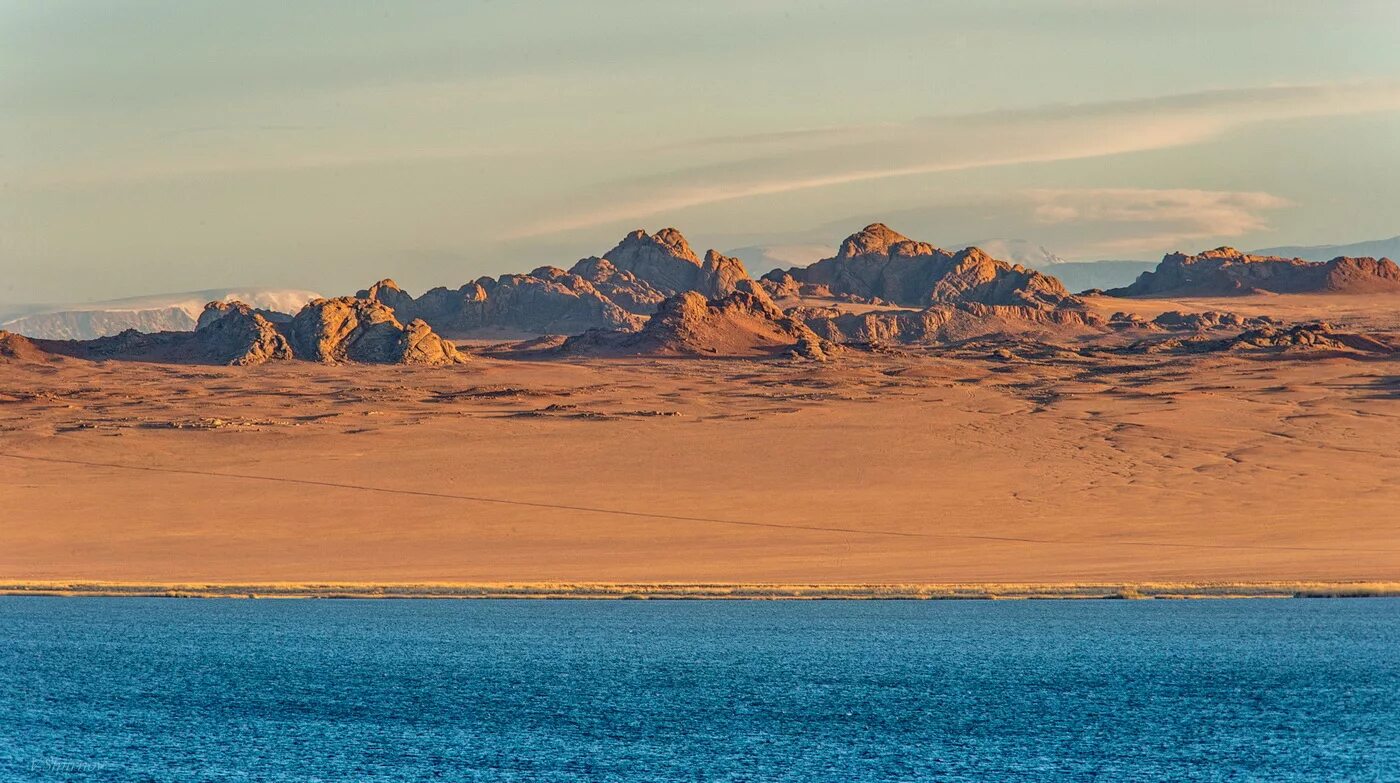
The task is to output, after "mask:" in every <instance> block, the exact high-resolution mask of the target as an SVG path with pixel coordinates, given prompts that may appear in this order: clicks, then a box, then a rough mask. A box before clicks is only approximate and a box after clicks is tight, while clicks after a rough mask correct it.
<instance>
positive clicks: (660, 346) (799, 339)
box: [559, 286, 831, 361]
mask: <svg viewBox="0 0 1400 783" xmlns="http://www.w3.org/2000/svg"><path fill="white" fill-rule="evenodd" d="M559 350H560V351H561V352H563V353H571V354H591V355H605V356H665V355H691V356H763V355H775V354H783V353H787V354H791V355H796V356H802V357H805V358H809V359H816V360H819V361H820V360H825V359H826V358H827V354H828V352H829V351H830V350H831V346H830V345H829V344H825V343H824V342H823V341H822V340H821V339H820V338H819V337H818V336H817V335H816V334H814V333H813V332H812V330H811V329H808V328H807V327H806V326H805V325H804V324H803V323H802V322H801V321H798V320H796V319H794V318H791V317H789V316H787V315H785V314H784V313H783V311H782V310H780V309H778V307H777V306H776V305H774V304H773V301H772V300H771V299H769V298H768V297H767V295H765V294H764V293H763V292H762V291H761V290H760V289H758V288H757V286H752V287H750V290H738V291H734V292H732V293H730V294H728V295H727V296H723V297H720V298H717V299H708V300H707V299H706V298H705V297H704V296H703V295H701V294H699V293H697V292H695V291H686V292H684V293H681V294H678V295H676V296H673V297H671V298H670V299H667V300H666V301H665V302H663V303H662V305H661V309H660V310H659V311H658V312H657V313H656V315H653V316H652V317H651V319H650V320H648V321H647V322H646V325H645V326H644V327H642V330H641V331H640V332H636V333H625V332H607V331H603V330H597V329H595V330H591V331H588V332H585V333H584V334H581V335H579V336H577V337H571V338H569V339H568V340H567V341H565V343H564V344H563V345H562V346H561V347H560V349H559Z"/></svg>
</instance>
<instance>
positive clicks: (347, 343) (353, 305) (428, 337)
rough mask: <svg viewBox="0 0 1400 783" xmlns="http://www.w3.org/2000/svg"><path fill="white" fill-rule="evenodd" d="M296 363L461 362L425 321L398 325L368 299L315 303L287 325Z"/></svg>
mask: <svg viewBox="0 0 1400 783" xmlns="http://www.w3.org/2000/svg"><path fill="white" fill-rule="evenodd" d="M286 329H287V335H288V338H289V339H290V342H291V347H292V351H293V353H295V355H296V356H297V357H298V358H302V359H309V360H312V361H319V362H343V361H353V362H369V363H376V364H455V363H458V362H462V361H465V357H464V356H463V355H462V354H461V353H460V352H458V351H457V348H456V346H454V345H453V344H452V343H450V342H448V341H446V340H444V339H442V338H441V337H439V336H438V335H437V334H436V333H435V332H434V331H433V330H432V327H430V326H429V325H428V324H427V323H426V322H424V321H422V320H414V321H412V322H410V323H409V324H408V326H404V325H403V324H401V323H400V322H399V321H398V319H397V318H395V317H394V311H393V310H391V309H390V308H389V307H387V306H386V305H384V304H383V303H381V302H378V301H375V300H373V299H359V298H355V297H341V298H337V299H317V300H315V301H313V302H311V303H310V304H308V305H307V306H306V307H304V308H302V310H301V312H299V313H297V315H296V317H295V318H293V319H292V321H291V323H289V324H287V326H286Z"/></svg>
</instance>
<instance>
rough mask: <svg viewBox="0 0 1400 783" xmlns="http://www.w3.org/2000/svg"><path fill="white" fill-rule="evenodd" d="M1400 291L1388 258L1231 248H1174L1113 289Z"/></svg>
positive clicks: (1161, 292) (1130, 293)
mask: <svg viewBox="0 0 1400 783" xmlns="http://www.w3.org/2000/svg"><path fill="white" fill-rule="evenodd" d="M1378 292H1400V267H1397V266H1396V264H1395V262H1393V261H1391V260H1390V259H1388V258H1381V259H1376V258H1350V257H1345V256H1339V257H1337V258H1333V259H1332V260H1330V261H1306V260H1304V259H1301V258H1283V257H1281V256H1258V255H1250V254H1248V253H1243V252H1241V251H1239V250H1236V249H1235V248H1232V247H1218V248H1215V249H1214V250H1207V251H1205V252H1203V253H1198V254H1195V255H1189V254H1186V253H1169V254H1167V255H1166V256H1164V257H1163V258H1162V261H1161V263H1159V264H1158V265H1157V268H1156V269H1155V270H1153V271H1151V272H1143V273H1142V274H1141V275H1140V276H1139V277H1138V279H1137V281H1136V282H1134V283H1133V284H1132V285H1129V286H1124V287H1122V288H1113V289H1109V290H1108V291H1106V292H1105V293H1106V294H1108V295H1110V296H1124V297H1154V296H1244V295H1248V294H1254V293H1274V294H1298V293H1352V294H1359V293H1378Z"/></svg>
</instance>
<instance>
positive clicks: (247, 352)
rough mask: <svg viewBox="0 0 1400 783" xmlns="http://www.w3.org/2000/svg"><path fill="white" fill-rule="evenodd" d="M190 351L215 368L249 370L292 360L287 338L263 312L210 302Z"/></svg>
mask: <svg viewBox="0 0 1400 783" xmlns="http://www.w3.org/2000/svg"><path fill="white" fill-rule="evenodd" d="M188 348H189V349H190V350H191V352H193V353H194V354H195V356H196V358H198V359H200V360H203V361H208V362H213V363H215V364H232V365H239V366H247V365H254V364H262V363H264V362H268V361H272V360H277V359H290V358H292V347H291V345H290V344H289V343H288V342H287V338H286V337H284V336H282V333H281V332H279V331H277V327H276V326H275V325H274V324H273V322H272V321H270V320H268V319H267V318H266V317H265V316H264V315H263V313H262V312H260V311H258V310H255V309H253V308H252V307H249V306H248V305H246V304H243V303H242V302H210V303H209V304H207V305H205V307H204V312H203V313H201V314H200V316H199V328H198V329H196V330H195V331H194V335H193V336H192V338H191V339H190V340H189V346H188Z"/></svg>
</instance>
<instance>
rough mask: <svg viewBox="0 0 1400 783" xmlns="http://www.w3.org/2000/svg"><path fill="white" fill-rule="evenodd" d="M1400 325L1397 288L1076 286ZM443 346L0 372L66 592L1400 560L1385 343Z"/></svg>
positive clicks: (967, 579) (5, 443)
mask: <svg viewBox="0 0 1400 783" xmlns="http://www.w3.org/2000/svg"><path fill="white" fill-rule="evenodd" d="M1086 301H1087V302H1088V303H1089V307H1091V308H1092V309H1096V310H1102V311H1103V312H1104V313H1105V314H1106V313H1108V312H1111V311H1122V310H1125V309H1128V310H1131V311H1133V312H1134V313H1136V314H1139V315H1143V316H1145V317H1151V316H1152V315H1154V314H1155V313H1157V312H1163V311H1168V310H1181V311H1188V312H1189V311H1206V310H1231V311H1234V312H1238V313H1245V314H1268V315H1271V316H1275V317H1279V318H1283V319H1286V320H1289V321H1296V320H1302V319H1323V320H1327V321H1330V322H1332V323H1334V324H1337V325H1339V326H1340V327H1354V328H1357V329H1364V330H1366V331H1368V332H1371V333H1377V332H1379V333H1389V334H1394V333H1395V332H1397V331H1400V308H1397V306H1396V302H1397V297H1393V296H1387V295H1380V296H1340V295H1263V296H1249V297H1229V298H1221V299H1152V300H1124V299H1121V298H1113V299H1110V298H1107V297H1102V296H1089V297H1086ZM459 345H461V347H462V348H464V349H467V350H468V351H469V352H470V353H472V354H473V356H472V358H471V360H470V361H469V362H467V363H464V364H455V365H450V366H442V367H421V366H384V365H367V364H341V365H322V364H314V363H306V362H284V363H269V364H266V365H262V366H257V367H218V366H197V365H188V364H165V363H160V362H145V361H122V360H111V361H97V362H94V361H87V360H83V359H77V358H71V357H52V358H49V359H47V360H45V361H41V362H13V363H8V364H0V516H2V517H3V519H4V523H3V524H0V574H3V575H4V576H5V579H6V580H7V586H8V587H10V588H16V589H19V588H26V587H27V588H30V589H32V588H34V587H35V586H38V587H43V586H45V585H47V586H50V587H54V589H58V588H57V587H55V586H61V585H64V584H69V583H71V584H79V583H90V584H98V583H100V584H140V585H177V584H207V585H219V584H275V583H334V584H354V585H393V584H448V585H451V584H461V585H468V584H506V583H522V584H523V583H529V584H537V583H636V584H661V583H666V584H690V583H695V584H774V585H779V584H813V585H823V584H827V585H836V584H896V583H898V584H915V583H917V584H952V583H970V584H978V583H1025V584H1065V585H1068V584H1076V583H1125V584H1128V583H1158V582H1161V583H1184V584H1204V583H1216V582H1244V583H1250V582H1261V583H1262V582H1293V581H1298V582H1321V583H1349V582H1381V583H1393V582H1397V581H1400V450H1398V449H1397V447H1396V446H1397V444H1400V358H1397V356H1396V355H1395V354H1387V355H1367V354H1358V353H1338V352H1329V351H1307V352H1298V353H1287V352H1285V353H1274V352H1264V353H1252V352H1204V353H1190V354H1178V353H1151V352H1142V353H1134V352H1129V351H1101V350H1092V349H1089V348H1086V347H1085V346H1083V345H1079V344H1077V343H1076V342H1075V340H1074V339H1072V338H1066V339H1060V340H1058V341H1056V342H1054V343H1046V342H1039V341H1035V340H1030V339H1022V340H1018V341H1011V342H1008V343H1006V344H1005V345H1004V346H1003V347H1001V348H997V349H994V346H990V345H989V344H987V343H986V342H985V341H982V342H976V343H971V344H965V345H946V346H907V345H905V346H888V347H882V348H865V349H856V348H848V349H846V350H844V351H842V352H841V353H840V354H839V355H837V356H834V357H833V358H832V359H831V360H829V361H826V362H811V361H805V360H801V359H795V358H787V357H774V358H752V357H732V358H727V357H722V356H719V357H632V358H607V357H594V356H580V357H573V358H568V357H565V358H557V357H556V358H552V359H550V360H541V359H539V358H534V357H532V356H531V355H529V354H528V353H521V352H519V351H513V350H511V349H510V348H509V344H508V343H492V342H491V341H478V342H476V343H471V344H467V343H459Z"/></svg>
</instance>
